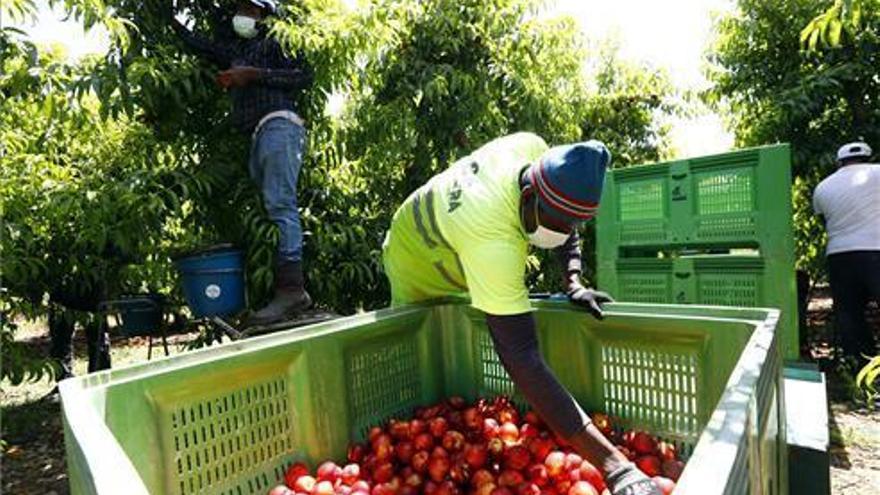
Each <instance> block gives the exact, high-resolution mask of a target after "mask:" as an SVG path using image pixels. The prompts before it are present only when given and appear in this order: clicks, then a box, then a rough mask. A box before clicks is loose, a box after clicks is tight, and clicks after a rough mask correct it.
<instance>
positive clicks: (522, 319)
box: [486, 313, 590, 438]
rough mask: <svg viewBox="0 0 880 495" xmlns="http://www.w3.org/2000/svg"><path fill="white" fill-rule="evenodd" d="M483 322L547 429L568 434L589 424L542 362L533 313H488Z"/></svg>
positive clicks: (582, 412)
mask: <svg viewBox="0 0 880 495" xmlns="http://www.w3.org/2000/svg"><path fill="white" fill-rule="evenodd" d="M486 323H487V324H488V325H489V334H490V335H491V336H492V343H493V344H494V347H495V352H496V353H497V354H498V358H499V359H500V360H501V365H502V366H504V369H505V370H506V371H507V374H508V375H510V378H511V379H512V380H513V382H514V383H515V384H516V387H517V388H518V389H519V390H520V392H522V394H523V397H525V398H526V400H527V401H528V402H529V404H530V405H531V406H532V408H534V409H535V411H537V412H538V414H540V415H541V417H542V418H543V419H544V421H546V422H547V424H548V425H550V429H552V430H553V431H554V432H555V433H557V434H558V435H559V436H561V437H562V438H571V437H572V436H573V435H575V434H576V433H578V432H579V431H581V430H582V429H583V428H584V427H585V426H586V425H587V424H589V422H590V419H589V417H588V416H587V415H586V414H585V413H584V411H583V409H582V408H581V407H580V405H578V403H577V401H576V400H574V398H573V397H572V396H571V394H570V393H568V391H567V390H566V389H565V387H563V386H562V384H561V383H559V380H558V379H557V378H556V375H554V374H553V371H552V370H551V369H550V368H549V367H548V366H547V363H545V362H544V358H543V357H542V356H541V353H540V349H539V347H538V336H537V332H536V331H535V318H534V316H533V315H532V313H523V314H518V315H509V316H497V315H489V314H487V315H486Z"/></svg>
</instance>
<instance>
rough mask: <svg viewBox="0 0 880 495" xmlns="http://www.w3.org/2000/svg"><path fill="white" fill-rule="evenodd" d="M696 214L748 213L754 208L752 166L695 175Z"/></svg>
mask: <svg viewBox="0 0 880 495" xmlns="http://www.w3.org/2000/svg"><path fill="white" fill-rule="evenodd" d="M696 181H697V214H698V215H718V214H729V213H748V212H751V211H753V210H754V209H755V194H754V189H753V186H754V176H753V173H752V168H744V169H739V170H722V171H717V172H705V173H700V174H697V175H696Z"/></svg>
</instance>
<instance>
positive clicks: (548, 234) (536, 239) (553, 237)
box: [529, 201, 570, 249]
mask: <svg viewBox="0 0 880 495" xmlns="http://www.w3.org/2000/svg"><path fill="white" fill-rule="evenodd" d="M535 224H536V225H537V226H538V228H536V229H535V231H534V232H532V233H531V234H529V244H531V245H532V246H535V247H538V248H541V249H554V248H558V247H559V246H561V245H563V244H565V241H567V240H568V238H569V237H570V234H563V233H561V232H556V231H554V230H550V229H548V228H547V227H544V226H543V225H541V222H539V221H538V202H537V201H535Z"/></svg>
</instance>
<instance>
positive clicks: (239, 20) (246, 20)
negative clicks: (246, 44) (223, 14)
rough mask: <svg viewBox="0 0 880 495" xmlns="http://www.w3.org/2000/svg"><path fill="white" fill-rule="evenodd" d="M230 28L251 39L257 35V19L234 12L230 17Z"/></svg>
mask: <svg viewBox="0 0 880 495" xmlns="http://www.w3.org/2000/svg"><path fill="white" fill-rule="evenodd" d="M232 29H234V30H235V34H237V35H239V36H241V37H242V38H246V39H251V38H253V37H254V36H256V35H257V20H256V19H254V18H253V17H249V16H246V15H241V14H236V15H235V17H233V18H232Z"/></svg>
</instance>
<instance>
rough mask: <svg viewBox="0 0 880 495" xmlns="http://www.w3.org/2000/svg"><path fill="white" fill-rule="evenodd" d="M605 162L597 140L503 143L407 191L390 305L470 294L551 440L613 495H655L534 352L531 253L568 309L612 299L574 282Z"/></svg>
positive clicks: (391, 239) (390, 250) (398, 224)
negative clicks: (541, 257) (557, 276)
mask: <svg viewBox="0 0 880 495" xmlns="http://www.w3.org/2000/svg"><path fill="white" fill-rule="evenodd" d="M610 162H611V154H610V153H609V152H608V150H607V149H606V148H605V146H604V145H603V144H602V143H600V142H598V141H588V142H584V143H577V144H571V145H565V146H557V147H554V148H548V146H547V144H546V143H545V142H544V140H543V139H541V138H540V137H538V136H536V135H535V134H531V133H518V134H513V135H510V136H505V137H502V138H499V139H496V140H494V141H491V142H490V143H488V144H486V145H484V146H483V147H481V148H480V149H478V150H476V151H475V152H474V153H473V154H471V155H470V156H467V157H464V158H462V159H460V160H458V161H457V162H455V163H454V164H452V166H451V167H449V168H448V169H447V170H445V171H444V172H442V173H440V174H438V175H436V176H434V177H433V178H432V179H431V180H429V181H428V183H427V184H425V185H423V186H422V187H420V188H419V189H417V190H416V191H415V192H414V193H412V194H411V195H410V196H409V198H407V199H406V201H405V202H404V203H403V205H402V206H401V207H400V208H399V209H398V210H397V212H396V213H395V214H394V218H393V220H392V223H391V228H390V229H389V231H388V233H387V235H386V238H385V243H384V245H383V251H384V252H383V256H384V263H385V272H386V273H387V275H388V278H389V280H390V282H391V297H392V304H394V305H400V304H406V303H414V302H418V301H425V300H430V299H435V298H439V297H443V296H451V295H469V296H470V300H471V303H472V304H473V306H474V307H476V308H477V309H479V310H481V311H483V312H485V313H486V322H487V324H488V326H489V330H490V333H491V335H492V341H493V342H494V345H495V350H496V352H497V353H498V356H499V357H500V359H501V362H502V364H503V365H504V368H505V369H506V370H507V372H508V374H509V375H510V377H511V378H512V379H513V381H514V383H515V384H516V386H517V388H518V389H519V390H520V391H521V392H522V394H523V395H524V396H525V398H526V399H527V400H528V402H529V404H531V406H532V407H533V408H534V409H535V410H536V411H537V412H538V413H539V414H540V415H541V417H542V418H543V419H544V420H545V421H546V422H547V424H548V425H549V426H550V427H551V428H552V429H553V431H554V432H555V433H556V434H558V435H559V436H560V437H562V438H564V439H565V440H566V441H567V442H569V443H570V444H571V446H572V447H573V448H574V449H575V450H576V451H577V452H578V454H580V455H581V456H583V457H584V458H586V459H588V460H589V461H590V462H592V463H593V464H595V465H596V466H599V467H600V468H601V469H602V470H603V471H604V474H605V476H606V479H607V482H608V486H609V489H610V490H611V493H612V494H614V495H654V494H657V495H659V493H660V492H659V490H658V488H657V487H656V486H655V485H654V483H653V482H652V481H651V480H650V479H649V478H648V477H647V476H646V475H645V474H644V473H642V472H641V471H639V470H638V469H637V468H636V467H635V466H634V465H633V464H632V463H631V462H629V461H628V460H627V458H626V457H625V456H624V455H623V454H621V453H620V452H618V451H617V449H615V448H614V446H613V445H612V444H611V443H610V442H609V441H608V440H607V439H606V438H605V437H604V436H603V435H602V434H601V433H600V432H599V430H598V429H597V428H596V427H595V426H594V425H593V424H592V423H591V422H590V419H589V417H588V416H587V414H586V413H584V411H583V409H581V407H580V406H579V405H578V403H577V402H576V401H575V399H574V398H573V397H572V396H571V394H569V393H568V391H566V390H565V388H564V387H563V386H562V385H561V384H560V383H559V381H558V380H557V379H556V377H555V376H554V375H553V372H552V371H551V370H550V369H549V367H548V366H547V364H546V363H545V362H544V359H543V357H542V356H541V354H540V352H539V349H538V340H537V336H536V332H535V319H534V317H533V315H532V308H531V305H530V303H529V294H528V290H527V289H526V285H525V280H524V275H525V267H526V257H527V255H528V246H529V244H532V245H534V246H536V247H538V248H541V249H553V250H555V251H556V253H557V255H558V257H559V259H560V261H561V262H562V264H563V267H564V280H563V283H564V286H565V288H566V293H567V294H568V297H569V299H570V300H571V302H573V303H575V304H577V305H579V306H582V307H583V308H585V309H586V310H587V311H589V312H590V313H591V314H592V315H593V316H595V317H596V318H602V308H601V303H603V302H609V301H611V300H612V299H611V298H610V297H609V296H608V295H607V294H605V293H603V292H599V291H596V290H593V289H589V288H586V287H584V286H583V285H582V284H581V280H580V275H581V250H580V239H579V237H578V234H577V226H578V225H580V224H581V223H582V222H584V221H586V220H588V219H590V218H592V217H593V215H595V213H596V210H597V208H598V206H599V198H600V196H601V194H602V185H603V182H604V178H605V169H606V168H607V167H608V165H609V163H610Z"/></svg>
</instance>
